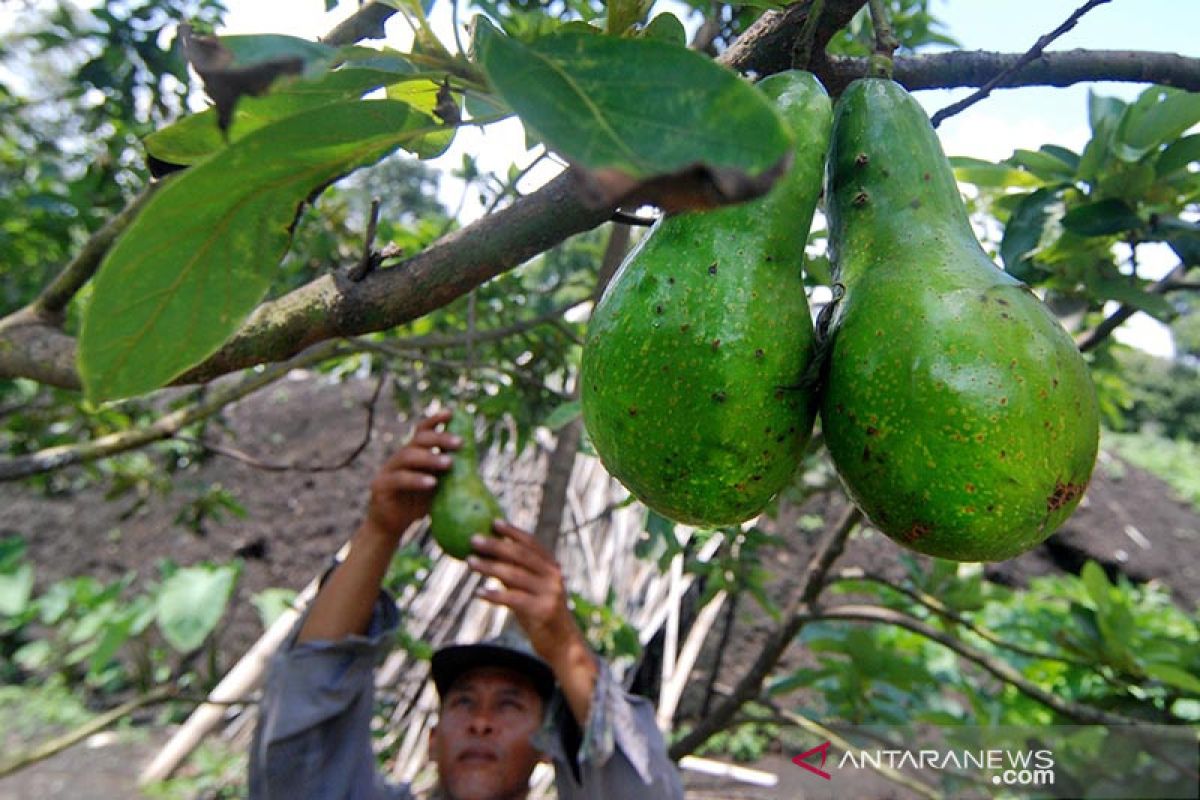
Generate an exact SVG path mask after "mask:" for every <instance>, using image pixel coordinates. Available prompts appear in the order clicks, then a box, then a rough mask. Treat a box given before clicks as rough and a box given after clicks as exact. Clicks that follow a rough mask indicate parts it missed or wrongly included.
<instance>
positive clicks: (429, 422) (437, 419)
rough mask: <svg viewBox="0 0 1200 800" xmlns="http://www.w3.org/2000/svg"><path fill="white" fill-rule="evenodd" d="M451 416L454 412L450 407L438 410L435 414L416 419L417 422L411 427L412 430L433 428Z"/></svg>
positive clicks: (447, 420)
mask: <svg viewBox="0 0 1200 800" xmlns="http://www.w3.org/2000/svg"><path fill="white" fill-rule="evenodd" d="M453 416H454V412H453V411H451V410H450V409H445V410H444V411H439V412H437V413H436V414H430V415H429V416H428V417H424V418H422V419H420V420H417V424H416V425H415V426H414V427H413V431H414V432H420V431H430V430H433V429H434V428H436V427H437V426H438V425H441V424H442V423H443V422H449V421H450V418H451V417H453Z"/></svg>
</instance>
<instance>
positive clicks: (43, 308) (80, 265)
mask: <svg viewBox="0 0 1200 800" xmlns="http://www.w3.org/2000/svg"><path fill="white" fill-rule="evenodd" d="M162 184H163V182H162V181H151V182H150V183H148V184H146V186H145V187H144V188H143V189H142V191H141V192H139V193H138V194H137V196H135V197H134V198H133V199H132V200H130V201H129V203H128V204H127V205H126V206H125V208H123V209H122V210H121V211H120V212H119V213H118V214H117V215H116V216H115V217H113V218H112V219H110V220H109V221H108V222H106V223H105V224H104V227H102V228H101V229H100V230H98V231H96V232H95V233H94V234H92V237H91V238H90V239H88V240H87V243H86V244H84V246H83V247H82V248H81V249H80V251H79V252H78V253H77V254H76V255H75V257H74V258H73V259H71V262H70V263H69V264H67V266H66V267H65V268H64V269H63V271H62V272H61V273H59V275H58V277H56V278H55V279H54V280H53V281H52V282H51V283H50V285H49V286H47V287H46V288H45V289H43V290H42V293H41V294H40V295H39V296H38V298H37V299H36V300H34V301H33V303H32V306H33V308H34V311H35V313H38V314H40V315H43V316H47V317H55V316H57V315H59V314H61V313H62V311H63V309H65V308H66V307H67V303H69V302H71V298H72V297H74V296H75V293H76V292H78V291H79V289H80V288H81V287H82V286H83V285H84V284H85V283H87V282H88V281H89V280H90V279H91V277H92V276H93V275H94V274H96V270H97V269H98V268H99V267H100V262H101V261H103V260H104V256H105V255H106V254H107V253H108V250H109V248H110V247H112V244H113V242H114V241H116V239H117V237H118V236H120V235H121V233H122V232H123V231H124V230H125V229H126V228H128V227H129V223H131V222H133V220H134V219H135V218H136V217H137V215H138V214H139V213H141V210H142V209H143V208H145V207H146V203H147V202H149V200H150V198H151V197H153V196H154V193H155V192H157V191H158V187H160V186H161V185H162Z"/></svg>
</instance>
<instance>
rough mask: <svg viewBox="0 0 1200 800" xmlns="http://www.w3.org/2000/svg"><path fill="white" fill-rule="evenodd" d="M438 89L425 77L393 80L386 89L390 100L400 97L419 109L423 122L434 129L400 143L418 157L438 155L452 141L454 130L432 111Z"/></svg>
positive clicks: (436, 99)
mask: <svg viewBox="0 0 1200 800" xmlns="http://www.w3.org/2000/svg"><path fill="white" fill-rule="evenodd" d="M440 89H441V87H440V86H439V85H438V84H437V83H435V82H434V81H431V80H429V79H427V78H422V79H417V80H411V81H402V82H400V83H393V84H392V85H391V86H389V87H388V88H387V97H388V99H389V100H399V101H400V102H402V103H407V104H408V105H410V106H412V107H413V108H415V109H416V110H417V111H420V112H421V113H422V114H424V115H425V125H426V126H428V127H431V128H433V129H434V130H432V131H430V132H429V133H427V134H425V135H424V136H415V137H413V138H412V139H411V140H409V141H408V142H405V144H404V145H403V147H404V149H405V150H408V151H409V152H411V153H413V154H415V155H416V156H417V157H418V158H422V159H428V158H437V157H438V156H440V155H441V154H442V153H445V152H446V150H447V148H449V147H450V143H451V142H452V141H454V134H455V132H456V130H457V129H456V128H453V127H448V126H445V125H443V124H442V120H441V119H439V118H438V117H437V115H435V114H434V113H433V111H434V109H435V108H437V104H438V91H439V90H440Z"/></svg>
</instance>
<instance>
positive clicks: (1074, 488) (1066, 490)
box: [1046, 481, 1087, 513]
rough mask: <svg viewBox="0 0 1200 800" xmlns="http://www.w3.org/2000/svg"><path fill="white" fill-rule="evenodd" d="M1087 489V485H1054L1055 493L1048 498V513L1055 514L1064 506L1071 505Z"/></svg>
mask: <svg viewBox="0 0 1200 800" xmlns="http://www.w3.org/2000/svg"><path fill="white" fill-rule="evenodd" d="M1086 488H1087V484H1085V483H1063V482H1062V481H1057V482H1056V483H1055V484H1054V491H1053V492H1051V493H1050V496H1049V497H1047V498H1046V511H1048V512H1050V513H1053V512H1055V511H1058V510H1059V509H1060V508H1063V507H1064V506H1067V505H1070V504H1071V503H1072V502H1073V501H1075V500H1076V499H1077V498H1078V497H1079V496H1080V495H1082V494H1083V490H1084V489H1086Z"/></svg>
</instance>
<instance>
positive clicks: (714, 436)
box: [581, 71, 831, 525]
mask: <svg viewBox="0 0 1200 800" xmlns="http://www.w3.org/2000/svg"><path fill="white" fill-rule="evenodd" d="M759 87H760V88H761V89H762V91H763V92H765V93H766V94H767V95H768V96H769V97H771V98H772V99H773V101H774V102H775V104H776V107H777V109H778V110H779V112H780V114H781V116H782V117H783V119H784V120H785V121H786V123H787V124H788V126H789V128H790V129H791V131H792V133H793V136H794V137H795V147H794V160H793V163H792V166H791V168H790V170H789V171H788V173H787V174H786V175H785V176H784V177H782V178H781V179H780V180H779V181H778V183H777V184H776V186H775V187H773V188H772V190H771V191H770V192H769V193H768V194H767V195H766V196H765V197H763V198H760V199H758V200H756V201H753V202H750V203H745V204H742V205H738V206H733V207H726V208H722V209H718V210H715V211H708V212H697V213H688V214H680V215H677V216H671V217H667V218H665V219H663V220H661V221H660V222H658V223H657V224H656V225H655V227H654V228H653V229H652V230H651V231H650V232H649V233H648V234H647V235H646V237H645V238H644V239H643V240H642V241H641V243H640V244H639V245H638V247H637V248H635V250H634V251H633V252H632V253H630V255H629V257H628V258H627V259H626V260H625V262H624V263H623V264H622V266H621V268H620V270H619V271H618V272H617V274H616V275H615V276H614V278H613V280H612V282H611V283H610V284H609V286H608V289H607V290H606V291H605V293H604V296H603V297H602V298H601V300H600V302H599V303H598V304H597V307H596V309H595V311H594V313H593V314H592V319H591V322H590V324H589V326H588V333H587V340H586V342H585V343H584V349H583V366H582V388H581V399H582V404H583V419H584V423H585V425H586V427H587V431H588V434H589V436H590V437H591V440H592V444H593V445H594V446H595V449H596V452H597V453H598V454H599V456H600V459H601V461H602V462H603V463H604V465H605V467H606V468H607V469H608V471H609V472H610V473H611V474H612V475H613V476H614V477H616V478H617V479H618V480H620V481H621V482H622V483H623V484H625V486H626V487H627V488H628V489H629V490H630V491H631V492H632V493H633V494H634V495H635V496H636V497H637V498H638V499H639V500H641V501H642V502H644V503H645V504H646V505H647V506H649V507H650V508H652V509H654V510H655V511H657V512H659V513H660V514H662V515H664V516H666V517H669V518H671V519H674V520H677V521H679V522H684V523H688V524H693V525H726V524H734V523H738V522H741V521H743V520H745V519H748V518H750V517H752V516H754V515H755V514H757V513H759V512H760V511H761V510H762V508H763V507H764V506H765V505H766V504H767V502H768V501H769V500H770V499H771V497H772V496H773V495H774V494H775V493H776V492H777V491H779V489H780V488H782V487H783V486H784V485H785V484H786V483H787V482H788V480H789V478H790V477H791V475H792V474H793V472H794V470H795V468H796V464H797V462H798V461H799V459H800V456H801V454H802V451H803V448H804V446H805V444H806V443H807V441H808V437H809V435H810V434H811V432H812V424H813V418H814V416H815V413H816V407H815V403H814V402H813V401H812V399H811V398H810V396H809V392H808V391H806V390H802V389H800V388H799V384H800V383H801V376H802V375H803V374H804V371H805V368H806V367H807V365H808V363H809V360H810V358H811V348H812V322H811V318H810V316H809V310H808V301H807V299H806V298H805V294H804V285H803V283H802V281H801V261H802V258H803V255H804V245H805V242H806V241H807V237H808V229H809V225H810V223H811V221H812V215H813V210H814V207H815V205H816V201H817V197H818V195H819V193H820V187H821V165H822V163H823V160H824V154H825V149H826V146H827V143H828V137H829V121H830V116H831V109H830V102H829V98H828V96H827V95H826V93H825V90H824V89H823V88H822V87H821V85H820V83H819V82H818V81H817V80H816V78H814V77H813V76H812V75H810V74H808V73H804V72H799V71H789V72H786V73H780V74H778V75H773V76H771V77H769V78H767V79H765V80H763V81H762V82H761V83H759Z"/></svg>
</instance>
